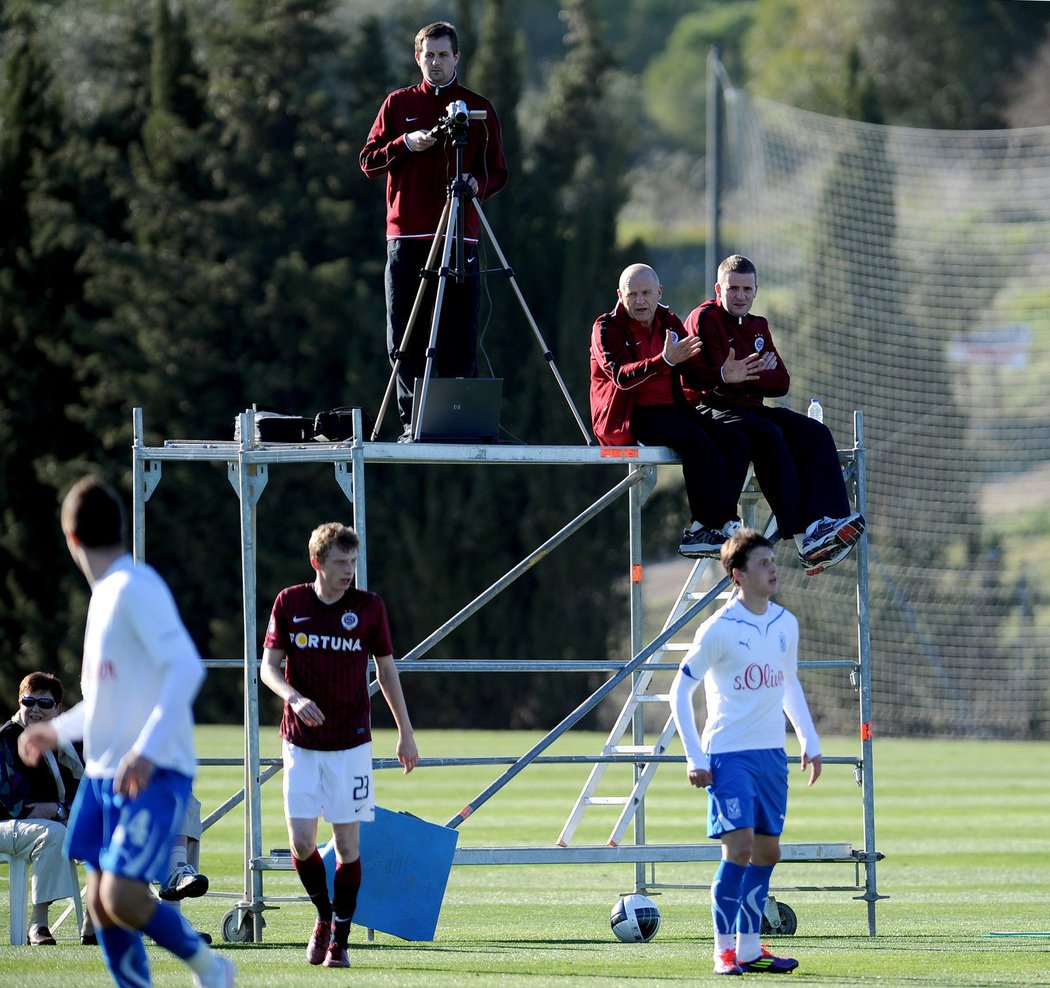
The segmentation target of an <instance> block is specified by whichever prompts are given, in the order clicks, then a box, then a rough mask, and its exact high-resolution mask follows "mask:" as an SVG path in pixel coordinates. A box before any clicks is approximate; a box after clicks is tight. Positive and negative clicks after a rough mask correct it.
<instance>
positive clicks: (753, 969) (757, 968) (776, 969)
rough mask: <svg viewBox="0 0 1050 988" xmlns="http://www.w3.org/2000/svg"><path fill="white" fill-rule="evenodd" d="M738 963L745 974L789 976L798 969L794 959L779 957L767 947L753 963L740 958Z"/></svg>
mask: <svg viewBox="0 0 1050 988" xmlns="http://www.w3.org/2000/svg"><path fill="white" fill-rule="evenodd" d="M736 963H737V966H738V967H739V968H740V970H741V971H743V972H744V973H745V974H788V973H789V972H791V971H794V970H795V968H796V967H798V961H797V960H795V958H794V957H777V956H776V955H775V954H772V953H770V951H769V950H768V949H767V948H766V947H763V948H762V953H761V954H760V955H759V956H758V957H756V958H755V959H754V960H753V961H742V960H740V958H739V957H738V958H737V961H736Z"/></svg>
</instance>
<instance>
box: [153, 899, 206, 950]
mask: <svg viewBox="0 0 1050 988" xmlns="http://www.w3.org/2000/svg"><path fill="white" fill-rule="evenodd" d="M142 932H143V933H145V934H146V936H148V937H150V938H152V940H153V942H154V943H155V944H157V946H159V947H163V948H164V949H165V950H169V951H171V953H173V954H174V955H175V956H176V957H181V958H182V960H184V961H188V960H189V959H190V958H191V957H192V956H193V955H194V954H195V953H197V951H198V950H200V948H201V944H202V943H203V942H204V941H203V940H201V938H200V934H199V933H197V931H196V930H195V929H194V928H193V927H192V926H190V924H189V923H188V922H187V921H186V918H185V917H184V916H183V915H182V913H180V912H179V911H178V909H175V908H174V907H173V906H169V905H168V904H167V903H166V902H158V903H157V908H156V909H154V910H153V915H152V916H150V918H149V920H148V921H147V922H146V925H145V926H143V927H142Z"/></svg>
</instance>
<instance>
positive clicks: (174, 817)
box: [66, 768, 193, 883]
mask: <svg viewBox="0 0 1050 988" xmlns="http://www.w3.org/2000/svg"><path fill="white" fill-rule="evenodd" d="M192 784H193V780H192V779H191V778H190V777H189V776H188V775H183V774H182V773H181V772H173V771H171V770H170V769H163V768H158V769H156V770H155V771H154V773H153V777H152V778H151V779H150V783H149V785H148V786H147V787H146V788H145V789H144V790H143V791H142V792H140V793H139V794H138V796H136V797H135V799H129V798H128V797H127V796H121V795H119V794H118V793H115V792H114V791H113V780H112V779H92V778H88V777H87V776H85V777H84V778H83V779H82V780H81V782H80V787H79V788H78V789H77V795H76V799H75V800H74V801H73V808H72V810H71V812H70V814H69V832H68V833H67V835H66V854H67V855H68V856H69V857H70V858H75V859H77V860H79V861H83V862H84V863H85V864H86V865H87V866H88V867H89V868H91V869H93V870H94V871H108V872H110V873H111V874H114V875H120V876H122V877H123V878H130V879H133V880H135V881H139V882H147V883H149V882H159V881H163V879H165V878H166V877H167V875H168V858H169V856H170V854H171V846H172V844H173V843H174V840H175V837H176V835H177V834H178V833H179V827H180V825H181V824H182V818H183V815H184V814H185V812H186V803H187V801H188V799H189V795H190V787H191V785H192Z"/></svg>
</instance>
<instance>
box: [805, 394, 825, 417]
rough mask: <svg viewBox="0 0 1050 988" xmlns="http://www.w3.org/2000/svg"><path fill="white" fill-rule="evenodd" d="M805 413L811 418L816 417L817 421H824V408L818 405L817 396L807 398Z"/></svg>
mask: <svg viewBox="0 0 1050 988" xmlns="http://www.w3.org/2000/svg"><path fill="white" fill-rule="evenodd" d="M806 415H808V416H809V417H810V418H811V419H816V420H817V421H818V422H823V421H824V409H823V408H821V407H820V399H819V398H810V399H809V408H807V409H806Z"/></svg>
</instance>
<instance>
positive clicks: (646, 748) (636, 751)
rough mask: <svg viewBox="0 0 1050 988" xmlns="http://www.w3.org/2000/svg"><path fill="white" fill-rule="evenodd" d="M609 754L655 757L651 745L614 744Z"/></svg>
mask: <svg viewBox="0 0 1050 988" xmlns="http://www.w3.org/2000/svg"><path fill="white" fill-rule="evenodd" d="M609 753H610V754H612V755H655V754H656V751H655V750H654V749H653V746H652V745H651V744H614V745H613V746H612V747H611V748H610V749H609Z"/></svg>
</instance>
